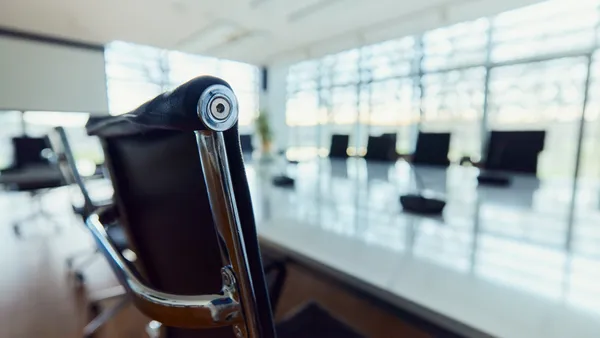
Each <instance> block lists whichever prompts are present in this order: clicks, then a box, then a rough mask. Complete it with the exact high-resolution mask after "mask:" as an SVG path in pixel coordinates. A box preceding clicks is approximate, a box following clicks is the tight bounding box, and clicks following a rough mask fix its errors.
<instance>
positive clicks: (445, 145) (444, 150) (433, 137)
mask: <svg viewBox="0 0 600 338" xmlns="http://www.w3.org/2000/svg"><path fill="white" fill-rule="evenodd" d="M449 149H450V133H423V132H419V136H418V138H417V146H416V148H415V153H414V154H413V157H412V163H413V164H416V165H419V164H424V165H436V166H448V165H449V164H450V161H448V150H449Z"/></svg>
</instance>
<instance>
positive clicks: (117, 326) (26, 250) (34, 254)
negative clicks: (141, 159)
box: [0, 190, 427, 338]
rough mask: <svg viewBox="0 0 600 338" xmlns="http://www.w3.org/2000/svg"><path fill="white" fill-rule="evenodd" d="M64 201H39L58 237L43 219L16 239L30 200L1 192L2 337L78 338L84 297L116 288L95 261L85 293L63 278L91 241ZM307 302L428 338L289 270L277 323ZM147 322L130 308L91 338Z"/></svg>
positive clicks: (375, 330)
mask: <svg viewBox="0 0 600 338" xmlns="http://www.w3.org/2000/svg"><path fill="white" fill-rule="evenodd" d="M68 196H69V195H68V192H67V191H66V190H59V191H54V192H51V193H49V194H48V195H47V196H45V198H44V200H43V202H44V203H43V205H44V208H45V209H46V210H52V211H53V213H54V214H56V216H55V217H53V219H55V220H56V223H58V226H59V227H58V229H59V231H58V232H57V231H55V230H54V228H53V226H52V224H51V223H50V222H48V220H47V219H46V220H42V221H40V222H29V223H27V225H25V227H24V228H23V231H22V233H23V234H22V238H20V239H19V238H17V237H16V236H15V234H14V233H13V229H12V225H11V224H12V222H13V221H14V220H17V219H19V218H21V217H23V216H25V215H27V214H28V213H29V212H31V209H32V203H31V199H30V198H29V196H27V195H26V194H15V193H5V192H1V193H0V215H1V216H2V217H0V338H34V337H35V338H38V337H44V338H79V337H81V336H82V330H83V327H84V325H85V323H86V322H87V321H88V320H89V317H90V315H89V314H88V311H87V306H86V295H88V294H90V293H92V292H95V291H98V290H102V289H105V288H107V287H111V286H116V285H118V284H117V282H116V280H115V278H114V277H113V275H112V273H111V271H110V269H109V267H108V264H107V263H106V262H105V261H104V260H103V258H102V257H100V256H98V258H97V259H96V260H95V261H94V262H93V263H92V264H90V265H88V266H87V268H86V269H85V270H84V271H85V277H86V283H85V286H84V287H80V286H78V285H77V283H75V281H74V278H73V276H72V275H70V274H69V271H68V270H69V269H68V268H67V265H66V259H67V257H69V255H72V254H75V253H80V252H82V251H83V252H85V251H86V250H91V249H92V248H93V242H92V240H91V238H90V235H89V234H88V233H87V230H86V229H85V228H84V227H83V224H82V222H81V220H79V219H78V218H76V217H75V216H74V215H73V214H72V212H71V210H70V201H69V198H68ZM311 300H316V301H318V302H319V303H320V304H322V305H323V306H324V307H325V308H327V309H328V310H329V311H330V312H332V313H334V314H335V315H336V316H337V317H338V318H340V319H342V320H343V321H345V322H346V323H348V324H350V325H351V326H353V327H354V328H355V329H357V330H359V331H360V332H362V333H363V334H365V335H366V336H368V337H416V338H421V337H427V335H425V334H424V333H422V332H419V331H418V330H416V329H414V328H412V327H410V326H409V325H406V324H405V323H403V322H402V321H400V320H398V319H397V318H395V317H393V316H391V315H389V314H387V313H385V312H383V311H381V310H380V309H378V308H376V307H375V306H373V305H371V304H368V303H366V302H365V301H364V300H361V299H357V298H355V297H353V296H352V295H349V294H346V293H344V292H343V291H341V290H338V289H337V288H335V287H333V286H331V285H329V284H327V283H326V282H324V281H322V280H319V279H318V278H316V277H315V276H313V275H311V274H310V273H308V272H306V271H302V269H299V268H296V267H290V269H289V275H288V282H287V283H286V286H285V288H284V292H283V295H282V298H281V300H280V308H279V311H277V318H278V319H280V318H283V317H285V316H286V315H288V314H289V313H292V312H294V311H295V310H296V309H298V308H299V307H301V306H302V305H303V304H305V303H306V302H307V301H311ZM107 305H110V304H107ZM147 322H148V319H146V318H145V317H144V316H143V315H141V314H140V313H139V312H138V311H137V310H136V309H135V308H133V307H131V306H129V307H128V308H126V309H125V310H124V311H122V312H121V313H120V314H119V315H118V316H117V317H116V318H114V319H113V320H111V321H110V322H109V323H108V324H107V325H105V326H104V327H103V328H102V329H101V330H100V331H99V332H98V334H97V335H96V336H95V337H98V338H109V337H110V338H125V337H126V338H138V337H139V338H141V337H147V335H146V334H145V330H144V328H145V325H146V324H147Z"/></svg>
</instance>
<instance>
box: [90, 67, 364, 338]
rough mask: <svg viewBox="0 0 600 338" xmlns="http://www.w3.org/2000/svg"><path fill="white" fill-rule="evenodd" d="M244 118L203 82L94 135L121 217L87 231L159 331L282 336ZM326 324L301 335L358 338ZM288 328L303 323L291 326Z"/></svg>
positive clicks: (102, 216) (213, 81)
mask: <svg viewBox="0 0 600 338" xmlns="http://www.w3.org/2000/svg"><path fill="white" fill-rule="evenodd" d="M237 112H238V110H237V100H236V98H235V95H234V94H233V92H232V91H231V89H230V86H229V85H228V84H227V83H226V82H224V81H223V80H220V79H218V78H214V77H200V78H197V79H194V80H191V81H190V82H188V83H186V84H184V85H182V86H180V87H178V88H177V89H175V90H174V91H172V92H170V93H169V94H165V95H161V96H158V97H157V98H155V99H154V100H151V101H149V102H147V103H145V104H144V105H142V106H141V107H139V108H138V109H136V110H134V111H133V112H131V113H129V114H125V115H122V116H120V117H115V118H113V119H111V120H107V121H104V122H102V123H99V124H96V125H89V126H88V132H89V133H90V134H92V135H98V136H99V137H100V138H101V141H102V144H103V148H104V152H105V158H106V164H107V167H108V169H109V172H110V176H111V178H112V182H113V186H114V189H115V201H116V207H115V208H113V209H110V210H106V211H104V212H102V213H97V214H92V215H91V216H90V217H89V219H88V221H87V224H88V227H89V228H90V230H91V232H92V233H93V234H94V236H95V238H96V240H97V241H98V243H99V245H100V246H101V247H102V248H103V252H104V253H105V255H106V257H107V258H109V261H110V262H111V263H112V266H113V268H114V271H115V273H116V274H117V276H118V277H119V280H120V281H121V283H122V285H123V286H124V287H125V288H126V289H127V291H128V293H129V294H130V295H131V296H132V299H133V301H134V304H135V305H136V307H137V308H138V309H140V310H141V311H142V312H143V313H144V314H146V315H147V316H148V317H150V318H151V319H153V320H154V321H155V322H153V323H152V324H153V325H151V326H150V328H151V329H152V330H151V331H152V332H153V333H157V332H158V331H160V333H161V334H164V335H166V337H169V338H182V337H183V338H191V337H206V338H213V337H219V338H225V337H262V338H269V337H275V329H274V324H273V318H272V312H271V307H272V305H271V303H270V300H269V293H268V291H267V290H268V289H267V281H266V278H265V273H264V271H263V260H262V259H261V254H260V249H259V246H258V238H257V232H256V226H255V223H254V216H253V209H252V203H251V200H250V192H249V188H248V182H247V180H246V175H245V170H244V164H243V160H242V154H241V149H240V141H239V135H238V131H237ZM109 224H119V226H122V227H123V228H124V229H125V232H126V234H127V237H128V239H129V240H130V243H131V248H132V250H133V251H134V252H135V253H136V257H137V258H136V260H135V261H134V262H130V261H127V260H126V259H125V258H124V256H123V255H122V254H121V253H120V252H119V250H118V248H116V247H115V245H114V244H113V243H112V240H111V239H110V236H109V234H107V233H106V231H105V229H106V226H107V225H109ZM326 317H327V318H326V319H325V322H326V323H327V326H325V325H324V324H323V323H322V322H321V320H323V317H322V316H319V317H318V318H319V321H315V320H310V318H314V316H312V315H310V316H305V317H302V318H301V319H303V320H306V321H305V322H303V324H302V325H300V327H299V328H298V329H292V331H293V333H294V334H300V336H302V337H357V336H358V335H356V334H355V333H354V332H352V331H351V330H350V329H348V327H346V326H345V325H343V324H341V323H340V322H338V321H336V320H335V319H333V318H332V317H331V316H326ZM307 318H308V319H307ZM157 323H160V324H157ZM290 323H292V324H296V325H297V322H294V321H292V320H288V321H286V322H285V323H284V324H283V325H287V327H288V328H289V326H290V325H292V324H290ZM311 323H313V324H314V325H311ZM332 327H335V328H339V331H338V332H337V333H336V332H335V331H332V330H333V329H332ZM320 328H323V330H320ZM282 330H285V329H282ZM301 330H303V331H301ZM332 332H333V333H332ZM338 333H339V334H338ZM284 336H287V335H284ZM295 336H298V335H295ZM295 336H294V337H295ZM280 337H281V336H280Z"/></svg>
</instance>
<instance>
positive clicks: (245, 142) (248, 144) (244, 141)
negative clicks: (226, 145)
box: [240, 134, 254, 154]
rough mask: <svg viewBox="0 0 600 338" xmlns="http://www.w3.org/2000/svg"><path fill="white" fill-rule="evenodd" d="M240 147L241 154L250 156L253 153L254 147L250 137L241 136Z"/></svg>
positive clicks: (247, 135)
mask: <svg viewBox="0 0 600 338" xmlns="http://www.w3.org/2000/svg"><path fill="white" fill-rule="evenodd" d="M240 145H241V147H242V153H245V154H246V153H247V154H252V152H253V151H254V145H253V144H252V135H249V134H241V135H240Z"/></svg>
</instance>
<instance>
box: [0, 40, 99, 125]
mask: <svg viewBox="0 0 600 338" xmlns="http://www.w3.org/2000/svg"><path fill="white" fill-rule="evenodd" d="M0 110H37V111H64V112H87V113H93V114H107V113H108V99H107V93H106V72H105V66H104V50H103V48H101V47H98V48H95V49H94V48H86V47H81V46H77V45H73V46H69V45H68V44H67V43H63V44H58V43H55V42H47V41H42V40H41V39H40V41H35V40H33V39H23V38H19V37H14V36H0Z"/></svg>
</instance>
